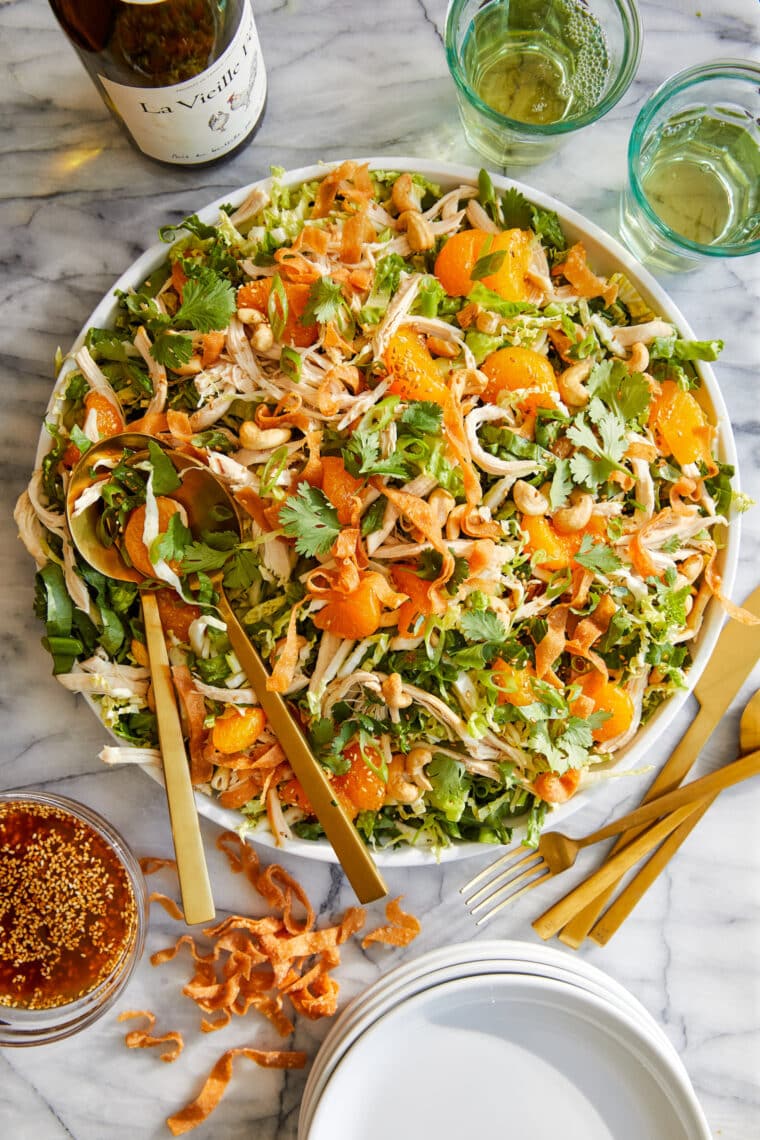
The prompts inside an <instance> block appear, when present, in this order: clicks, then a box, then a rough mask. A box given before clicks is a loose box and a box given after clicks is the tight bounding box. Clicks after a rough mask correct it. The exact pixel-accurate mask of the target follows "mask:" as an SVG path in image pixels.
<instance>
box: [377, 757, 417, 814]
mask: <svg viewBox="0 0 760 1140" xmlns="http://www.w3.org/2000/svg"><path fill="white" fill-rule="evenodd" d="M419 797H420V789H419V788H418V787H417V785H416V784H414V783H412V782H411V780H409V779H407V776H406V769H405V766H404V757H403V756H402V755H401V754H400V753H396V755H395V756H394V757H393V759H392V760H391V762H390V764H389V765H388V783H387V784H386V790H385V802H386V803H395V804H413V803H414V801H415V800H417V799H419Z"/></svg>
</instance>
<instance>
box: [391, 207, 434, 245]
mask: <svg viewBox="0 0 760 1140" xmlns="http://www.w3.org/2000/svg"><path fill="white" fill-rule="evenodd" d="M398 222H399V229H404V228H406V239H407V241H408V242H409V248H410V249H411V250H412V252H413V253H422V252H423V251H424V250H426V249H432V248H433V246H434V245H435V234H434V233H433V231H432V229H431V228H430V225H429V223H428V222H426V221H425V219H424V218H423V216H422V214H421V213H420V212H419V210H406V211H405V212H404V213H403V214H401V215H400V216H399V219H398Z"/></svg>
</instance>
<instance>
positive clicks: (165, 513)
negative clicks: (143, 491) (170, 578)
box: [123, 495, 179, 578]
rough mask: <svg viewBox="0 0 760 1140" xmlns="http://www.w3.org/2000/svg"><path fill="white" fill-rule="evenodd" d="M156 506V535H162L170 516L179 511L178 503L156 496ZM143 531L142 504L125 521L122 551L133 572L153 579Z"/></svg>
mask: <svg viewBox="0 0 760 1140" xmlns="http://www.w3.org/2000/svg"><path fill="white" fill-rule="evenodd" d="M156 506H157V508H158V533H159V535H163V534H166V531H167V530H168V527H169V521H170V519H171V517H172V515H174V514H176V512H177V511H178V510H179V503H177V502H175V501H174V499H170V498H168V496H166V495H158V496H156ZM144 529H145V504H144V503H142V504H141V505H140V506H139V507H135V509H134V510H133V511H132V512H131V514H130V516H129V519H128V520H127V525H126V526H125V528H124V538H123V542H124V549H125V551H126V553H127V555H128V556H129V561H130V562H131V563H132V565H133V566H134V568H135V570H139V571H140V573H141V574H144V575H145V577H146V578H155V576H156V568H155V566H154V565H153V563H152V562H151V560H150V554H149V552H148V548H147V546H146V545H145V543H144V542H143V531H144Z"/></svg>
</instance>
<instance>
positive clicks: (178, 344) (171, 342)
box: [150, 329, 193, 370]
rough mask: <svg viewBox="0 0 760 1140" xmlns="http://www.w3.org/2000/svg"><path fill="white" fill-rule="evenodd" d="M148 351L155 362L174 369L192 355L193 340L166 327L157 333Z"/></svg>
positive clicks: (185, 362)
mask: <svg viewBox="0 0 760 1140" xmlns="http://www.w3.org/2000/svg"><path fill="white" fill-rule="evenodd" d="M150 353H151V356H152V357H153V359H154V360H155V361H156V363H157V364H163V365H165V366H166V367H167V368H173V369H175V370H176V369H177V368H181V367H182V365H183V364H187V362H188V360H189V359H190V357H191V356H192V355H193V342H192V340H191V339H190V337H189V336H182V335H181V334H180V333H174V332H170V331H169V330H168V329H167V330H164V331H163V332H160V333H158V335H157V336H156V338H155V340H154V341H153V345H152V346H151V350H150Z"/></svg>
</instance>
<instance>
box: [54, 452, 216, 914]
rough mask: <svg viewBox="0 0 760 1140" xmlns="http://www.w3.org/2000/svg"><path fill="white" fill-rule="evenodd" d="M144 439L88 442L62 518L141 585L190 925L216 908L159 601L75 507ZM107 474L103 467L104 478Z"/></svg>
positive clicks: (93, 550) (78, 541)
mask: <svg viewBox="0 0 760 1140" xmlns="http://www.w3.org/2000/svg"><path fill="white" fill-rule="evenodd" d="M146 445H147V441H146V437H145V436H141V435H136V434H133V433H124V434H122V435H117V436H112V437H111V438H110V439H106V440H103V441H102V442H101V443H98V444H95V445H94V446H93V447H91V448H90V449H89V451H87V452H86V453H85V454H84V455H83V456H82V458H81V459H80V460H79V462H78V463H77V465H76V467H75V468H74V470H73V471H72V473H71V479H70V481H69V487H68V492H67V496H66V519H67V522H68V526H69V531H70V533H71V538H72V541H73V542H74V545H75V546H76V548H77V550H78V551H79V553H80V554H81V555H82V557H83V558H84V559H85V561H86V562H88V563H89V564H90V566H92V567H94V569H95V570H98V571H99V572H100V573H101V574H105V575H106V577H108V578H115V579H116V580H117V581H121V582H134V583H135V584H136V585H137V586H138V587H140V602H141V604H142V613H143V623H144V626H145V643H146V647H147V651H148V660H149V663H150V673H151V681H152V683H153V695H154V698H155V703H156V720H157V723H158V738H159V743H160V746H161V762H162V766H163V773H164V784H165V787H166V798H167V803H168V806H169V819H170V822H171V829H172V839H173V841H174V853H175V856H176V859H177V877H178V879H179V886H180V891H181V894H182V909H183V912H184V916H185V921H186V922H187V923H188V925H190V926H193V925H195V924H196V923H201V922H209V921H210V920H211V919H213V917H214V914H215V909H214V900H213V897H212V894H211V884H210V881H209V875H208V869H207V867H206V858H205V854H204V851H203V842H202V839H201V831H200V823H199V820H198V811H197V807H196V803H195V796H194V793H193V787H192V784H191V782H190V768H189V765H188V762H187V753H186V751H185V742H184V738H183V735H182V725H181V723H180V718H179V712H178V710H177V702H176V697H175V692H174V685H173V684H172V677H171V667H170V665H169V656H168V653H167V651H166V641H165V640H164V633H163V629H162V627H161V617H160V614H159V610H158V603H157V601H156V597H155V594H154V593H153V592H151V591H150V590H147V589H143V588H142V587H143V584H144V578H143V575H142V574H140V572H139V571H138V570H135V569H134V567H131V566H127V565H126V563H125V562H124V560H123V559H122V557H121V555H120V553H119V551H118V549H117V548H116V547H115V546H106V545H104V544H103V542H102V540H101V537H100V534H99V531H98V526H97V523H98V517H99V512H100V507H99V503H98V502H95V503H93V504H92V505H91V506H90V507H88V508H86V509H85V510H82V511H79V512H78V513H77V512H76V510H75V507H76V503H77V500H78V499H79V498H80V496H81V494H82V492H83V491H86V489H87V488H88V487H90V486H91V485H92V484H93V483H95V482H97V480H98V476H97V475H93V467H94V466H95V464H97V462H98V461H99V460H104V459H105V460H114V459H120V458H121V457H122V455H123V453H124V451H125V449H129V450H134V451H136V452H138V453H139V452H144V451H145V448H146ZM107 477H108V469H107V468H106V469H105V473H104V475H103V476H102V478H107Z"/></svg>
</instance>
